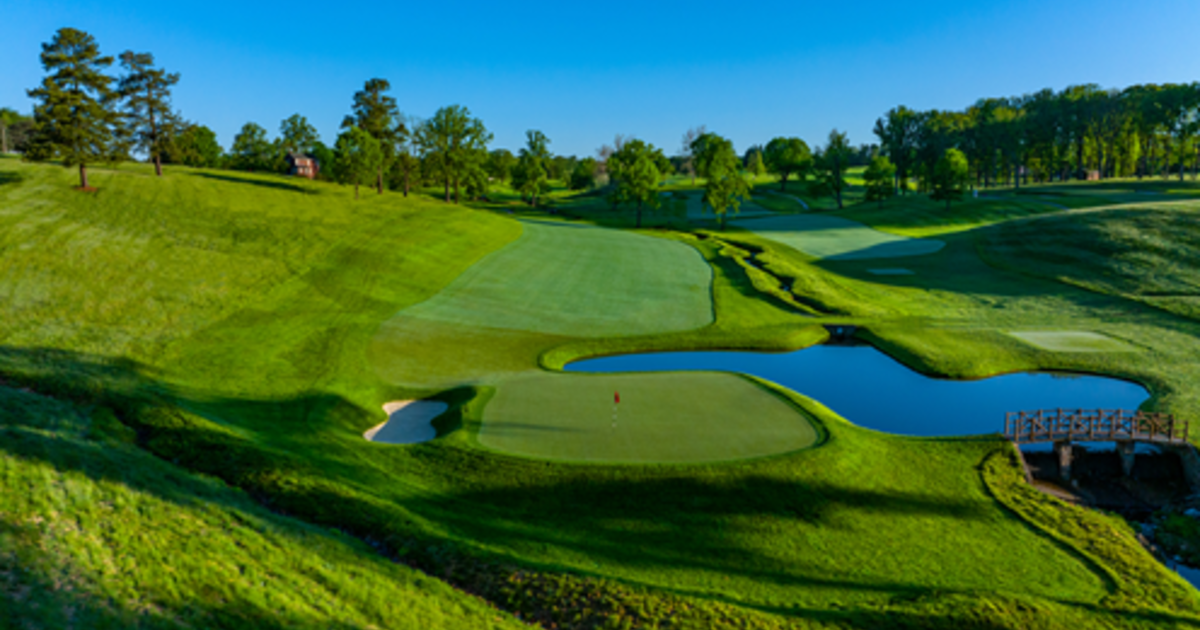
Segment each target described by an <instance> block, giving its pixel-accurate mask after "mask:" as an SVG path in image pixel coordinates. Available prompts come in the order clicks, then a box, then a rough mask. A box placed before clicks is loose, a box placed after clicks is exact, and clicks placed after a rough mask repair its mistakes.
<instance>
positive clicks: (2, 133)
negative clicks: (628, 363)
mask: <svg viewBox="0 0 1200 630" xmlns="http://www.w3.org/2000/svg"><path fill="white" fill-rule="evenodd" d="M32 121H33V119H32V118H30V117H29V116H22V115H21V114H19V113H17V110H15V109H12V108H9V107H0V153H8V152H9V150H10V144H9V141H10V140H13V142H12V145H14V146H15V145H16V144H17V142H16V139H15V138H12V137H11V135H10V130H11V129H12V128H13V127H17V126H18V125H21V124H22V123H28V122H32Z"/></svg>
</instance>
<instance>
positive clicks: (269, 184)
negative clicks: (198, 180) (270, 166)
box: [188, 171, 317, 194]
mask: <svg viewBox="0 0 1200 630" xmlns="http://www.w3.org/2000/svg"><path fill="white" fill-rule="evenodd" d="M188 174H189V175H191V176H192V177H203V178H205V179H215V180H218V181H222V182H231V183H234V184H249V185H251V186H262V187H264V188H274V189H276V190H287V191H291V192H298V193H305V194H315V193H316V192H317V191H315V190H312V189H309V188H305V187H303V186H298V185H296V184H289V183H287V182H277V181H270V180H265V179H258V178H254V177H243V176H239V175H232V174H230V175H225V174H218V173H204V172H197V171H192V172H189V173H188Z"/></svg>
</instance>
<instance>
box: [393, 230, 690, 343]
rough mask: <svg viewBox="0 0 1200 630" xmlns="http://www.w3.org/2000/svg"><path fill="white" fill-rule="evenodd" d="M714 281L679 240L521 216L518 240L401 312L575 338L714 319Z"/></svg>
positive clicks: (683, 326)
mask: <svg viewBox="0 0 1200 630" xmlns="http://www.w3.org/2000/svg"><path fill="white" fill-rule="evenodd" d="M711 284H712V272H711V270H710V269H709V267H708V264H707V263H706V262H705V261H704V259H703V258H702V257H701V256H700V253H699V252H697V251H696V250H695V249H693V248H691V247H689V246H687V245H685V244H683V243H680V242H676V241H670V240H667V239H661V238H654V237H650V236H643V235H641V234H633V233H630V232H623V231H619V230H607V229H603V228H594V227H588V226H577V225H570V224H563V225H553V224H549V223H540V222H539V223H534V222H526V223H524V232H523V233H522V234H521V236H520V237H519V238H518V239H517V240H515V241H513V242H512V243H510V244H508V245H506V246H505V247H504V248H502V249H500V250H498V251H496V252H493V253H491V254H489V255H487V256H486V257H484V258H483V259H482V260H480V261H479V262H478V263H476V264H475V265H474V266H472V267H471V268H470V269H468V270H467V271H466V272H465V273H463V274H462V275H461V276H459V277H458V278H456V279H455V280H454V282H452V283H451V284H450V285H449V286H447V287H446V288H445V289H443V290H442V291H441V292H439V293H438V294H437V295H435V296H433V297H432V298H430V299H429V300H426V301H425V302H422V303H420V304H417V305H415V306H412V307H410V308H408V309H405V310H404V311H401V313H400V316H404V317H415V318H420V319H428V320H434V321H439V322H450V323H455V324H461V325H466V326H482V327H488V328H502V329H509V330H524V331H531V332H539V333H549V334H559V335H570V336H573V337H610V336H619V335H644V334H652V333H662V332H670V331H679V330H690V329H693V328H700V327H702V326H705V325H707V324H709V323H710V322H712V318H713V310H712V294H711V288H710V287H711Z"/></svg>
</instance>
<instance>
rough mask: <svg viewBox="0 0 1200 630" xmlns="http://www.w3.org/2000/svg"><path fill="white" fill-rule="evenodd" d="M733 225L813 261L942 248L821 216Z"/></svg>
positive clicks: (891, 255) (910, 253)
mask: <svg viewBox="0 0 1200 630" xmlns="http://www.w3.org/2000/svg"><path fill="white" fill-rule="evenodd" d="M733 224H734V225H737V226H738V227H741V228H744V229H747V230H750V231H752V232H754V233H755V234H758V235H759V236H762V237H764V238H768V239H770V240H773V241H777V242H779V243H783V244H784V245H787V246H789V247H792V248H795V249H797V250H799V251H801V252H804V253H805V254H808V255H810V256H813V257H814V258H823V259H828V260H866V259H872V258H898V257H903V256H920V255H922V254H932V253H934V252H936V251H938V250H940V249H942V247H944V246H945V243H943V242H942V241H938V240H933V239H914V238H907V237H904V236H897V235H895V234H888V233H887V232H880V231H878V230H874V229H871V228H869V227H867V226H866V225H863V224H862V223H858V222H856V221H851V220H849V219H843V218H841V217H835V216H828V215H820V214H794V215H784V216H775V217H767V218H758V219H745V220H739V221H735V222H733Z"/></svg>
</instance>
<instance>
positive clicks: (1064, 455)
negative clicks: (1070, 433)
mask: <svg viewBox="0 0 1200 630" xmlns="http://www.w3.org/2000/svg"><path fill="white" fill-rule="evenodd" d="M1054 454H1055V455H1058V476H1059V477H1062V480H1063V481H1070V480H1071V455H1072V453H1071V441H1070V440H1059V441H1057V442H1055V443H1054Z"/></svg>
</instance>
